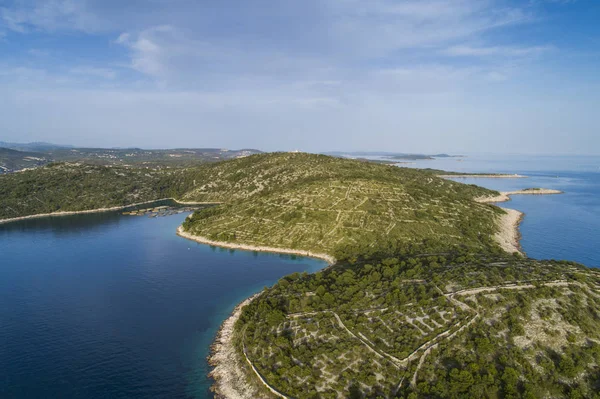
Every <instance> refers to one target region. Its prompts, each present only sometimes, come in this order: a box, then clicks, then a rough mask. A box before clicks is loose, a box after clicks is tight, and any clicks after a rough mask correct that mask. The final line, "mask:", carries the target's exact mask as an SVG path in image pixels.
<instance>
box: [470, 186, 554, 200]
mask: <svg viewBox="0 0 600 399" xmlns="http://www.w3.org/2000/svg"><path fill="white" fill-rule="evenodd" d="M557 194H564V191H560V190H551V189H547V188H540V189H531V188H527V189H525V190H517V191H501V192H500V195H497V196H495V197H480V198H476V199H475V201H477V202H481V203H491V202H507V201H510V196H511V195H557Z"/></svg>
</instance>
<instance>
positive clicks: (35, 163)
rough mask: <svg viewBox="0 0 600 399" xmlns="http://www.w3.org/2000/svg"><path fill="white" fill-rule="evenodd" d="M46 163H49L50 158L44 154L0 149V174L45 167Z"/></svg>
mask: <svg viewBox="0 0 600 399" xmlns="http://www.w3.org/2000/svg"><path fill="white" fill-rule="evenodd" d="M48 162H50V158H49V157H48V156H47V155H46V154H42V153H39V152H25V151H17V150H12V149H9V148H2V147H0V173H9V172H15V171H18V170H22V169H28V168H35V167H39V166H43V165H46V164H47V163H48Z"/></svg>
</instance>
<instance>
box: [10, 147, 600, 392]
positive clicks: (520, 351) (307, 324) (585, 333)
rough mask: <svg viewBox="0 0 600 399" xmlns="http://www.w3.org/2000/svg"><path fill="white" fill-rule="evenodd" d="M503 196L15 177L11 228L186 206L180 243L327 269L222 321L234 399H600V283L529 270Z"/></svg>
mask: <svg viewBox="0 0 600 399" xmlns="http://www.w3.org/2000/svg"><path fill="white" fill-rule="evenodd" d="M524 193H525V194H544V193H546V192H544V190H542V189H529V190H525V192H524ZM504 194H505V195H507V196H508V195H512V194H514V193H504ZM501 195H502V193H499V192H496V191H492V190H488V189H485V188H481V187H477V186H473V185H465V184H462V183H459V182H456V181H452V180H450V179H444V178H440V177H438V176H437V174H436V173H433V172H431V171H423V170H417V169H408V168H398V167H394V166H390V165H385V164H378V163H371V162H361V161H358V160H350V159H343V158H337V157H331V156H325V155H314V154H304V153H271V154H257V155H251V156H248V157H243V158H236V159H232V160H228V161H223V162H217V163H210V164H204V165H200V166H194V167H181V168H173V169H168V170H153V169H146V168H125V167H121V166H115V165H112V166H99V165H87V164H81V163H59V164H50V165H49V166H46V167H42V168H39V169H36V170H32V171H26V172H22V173H17V174H8V175H3V176H0V218H11V217H25V216H30V215H36V214H39V213H49V212H50V213H53V212H69V211H92V210H94V209H96V208H108V207H121V206H127V205H131V204H136V203H140V202H144V201H147V200H148V201H149V200H155V199H160V198H175V199H177V200H178V201H181V202H194V203H212V204H213V205H212V206H208V207H204V208H202V209H200V210H197V211H196V212H194V213H193V214H192V215H190V216H189V217H188V218H187V219H186V220H185V222H184V223H183V225H182V226H181V227H180V228H179V230H178V234H180V235H181V236H182V237H184V238H187V239H191V240H195V241H198V242H202V243H206V244H208V245H214V246H222V247H228V248H238V249H241V250H251V251H269V252H280V253H287V254H296V255H300V256H313V257H318V258H321V259H325V260H326V261H327V262H328V263H329V266H328V267H326V268H325V269H323V270H322V271H320V272H317V273H314V274H306V273H304V274H299V273H296V274H292V275H289V276H287V277H284V278H282V279H281V280H280V281H279V282H278V283H277V284H275V285H274V286H272V287H267V288H265V289H264V290H262V291H261V292H259V293H257V294H256V295H254V296H252V297H251V298H248V299H247V300H245V301H244V302H243V303H241V304H240V305H239V306H238V307H237V308H236V309H235V311H234V312H233V314H232V315H231V316H230V317H229V318H228V319H227V320H226V321H225V322H224V323H223V325H222V327H221V330H220V331H219V333H218V335H217V337H216V339H215V342H214V344H213V346H212V349H213V350H212V355H211V357H210V363H211V364H212V365H213V367H214V368H213V370H212V372H211V375H212V377H213V378H214V380H215V384H214V387H213V389H214V391H215V395H216V396H217V397H220V398H340V397H344V398H345V397H347V398H378V397H382V398H419V397H431V398H453V397H506V398H508V397H527V398H537V397H581V398H584V397H594V395H597V392H598V389H597V388H598V364H600V272H598V271H597V270H595V269H590V268H587V267H585V266H582V265H579V264H575V263H572V262H568V261H556V260H552V261H539V260H533V259H528V258H527V257H526V256H525V255H524V254H523V253H521V252H519V248H518V230H517V226H518V219H519V218H520V214H519V213H518V212H517V211H511V210H504V209H502V208H499V207H497V206H496V205H493V204H490V203H487V201H486V200H485V199H488V200H489V199H490V198H497V197H499V196H501ZM145 209H150V208H145ZM154 209H158V208H152V210H154ZM138 213H139V212H138ZM515 219H516V220H517V222H515Z"/></svg>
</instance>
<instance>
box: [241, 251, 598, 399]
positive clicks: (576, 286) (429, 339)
mask: <svg viewBox="0 0 600 399" xmlns="http://www.w3.org/2000/svg"><path fill="white" fill-rule="evenodd" d="M516 281H519V283H517V284H515V282H516ZM599 287H600V273H598V272H596V271H592V270H589V269H586V268H585V267H583V266H578V265H575V264H571V263H566V262H537V261H532V260H525V259H521V258H519V257H501V258H497V257H476V256H474V255H471V254H469V253H467V252H461V251H457V252H453V253H448V254H445V255H444V256H439V255H437V256H436V255H433V256H420V257H414V256H405V257H403V256H399V257H393V258H386V259H381V260H376V259H371V260H370V261H368V263H366V262H365V263H363V262H360V263H357V264H354V265H350V264H338V265H336V266H334V267H332V268H329V269H327V270H325V271H323V272H319V273H316V274H314V275H306V274H303V275H300V274H294V275H291V276H288V277H286V278H284V279H282V280H280V281H279V283H278V284H276V285H275V286H274V287H272V288H269V289H265V291H264V292H263V293H262V294H261V296H260V297H258V298H257V299H256V300H254V301H253V302H252V303H251V304H250V305H248V306H247V307H246V308H245V309H244V311H243V314H242V317H241V318H240V320H239V321H238V323H237V325H236V330H235V331H236V332H235V334H236V339H235V342H236V343H237V349H238V353H239V356H240V357H242V356H244V354H245V356H247V357H248V359H249V360H250V361H251V362H252V363H253V365H254V366H255V367H256V368H257V370H258V371H259V372H260V374H261V375H262V376H263V378H264V379H265V380H266V381H267V383H268V384H270V385H271V386H273V387H274V388H275V389H277V390H278V391H280V392H282V393H284V394H285V395H287V396H289V397H295V398H338V397H356V398H363V397H365V398H379V397H381V398H384V397H385V398H387V397H401V398H404V397H408V398H413V397H429V398H458V397H473V398H475V397H476V398H516V397H527V398H539V397H575V398H594V397H595V398H597V397H600V396H599V395H598V392H599V388H600V368H599V366H598V365H599V364H600V329H599V328H598V327H600V289H599ZM247 375H248V378H249V380H250V381H252V382H254V383H255V384H256V387H257V389H258V390H259V391H260V392H261V393H263V392H264V396H265V397H269V396H268V393H267V392H266V391H265V389H264V387H262V386H260V384H258V383H257V380H256V377H255V376H253V372H252V371H251V370H247Z"/></svg>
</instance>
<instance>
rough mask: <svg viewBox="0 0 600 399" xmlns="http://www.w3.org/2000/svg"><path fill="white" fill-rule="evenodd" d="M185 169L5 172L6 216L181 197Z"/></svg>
mask: <svg viewBox="0 0 600 399" xmlns="http://www.w3.org/2000/svg"><path fill="white" fill-rule="evenodd" d="M185 176H186V172H185V171H183V170H168V171H155V170H147V169H131V168H123V167H105V166H93V165H85V164H69V163H55V164H50V165H48V166H46V167H42V168H38V169H35V170H28V171H24V172H20V173H11V174H5V175H1V176H0V219H10V218H15V217H22V216H28V215H36V214H46V213H52V212H60V211H83V210H91V209H99V208H110V207H115V206H124V205H129V204H134V203H139V202H146V201H153V200H156V199H161V198H166V197H178V196H179V195H180V194H182V193H183V192H184V191H185V189H186V187H187V185H186V184H187V183H186V180H185Z"/></svg>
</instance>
